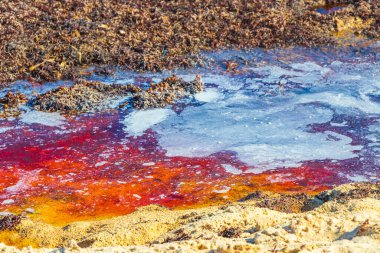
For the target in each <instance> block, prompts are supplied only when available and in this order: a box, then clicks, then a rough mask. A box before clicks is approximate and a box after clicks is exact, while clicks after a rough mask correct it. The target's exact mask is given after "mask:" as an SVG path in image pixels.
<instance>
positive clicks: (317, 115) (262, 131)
mask: <svg viewBox="0 0 380 253" xmlns="http://www.w3.org/2000/svg"><path fill="white" fill-rule="evenodd" d="M356 67H357V68H358V69H356ZM361 68H364V69H365V71H363V70H361ZM367 68H368V66H367V65H360V64H358V65H357V66H356V65H355V67H353V66H350V65H349V64H348V65H347V64H343V63H342V64H340V65H339V66H338V65H337V64H334V66H332V65H330V66H320V65H318V64H316V63H313V62H311V63H310V62H309V63H308V62H306V63H303V64H293V65H292V66H291V67H290V68H289V69H285V68H281V67H278V66H264V67H260V68H256V69H255V70H256V72H255V73H256V74H260V75H263V76H264V77H263V78H261V77H260V78H251V77H250V78H249V80H248V85H249V83H252V82H256V81H257V80H263V79H265V80H266V81H273V82H275V81H276V80H277V81H278V80H279V78H280V77H281V76H283V75H288V76H293V77H302V78H306V79H308V78H311V80H320V82H321V83H322V84H323V85H319V83H314V86H312V87H311V88H309V89H308V90H307V92H303V93H299V92H298V93H292V92H287V93H286V95H285V96H274V97H273V96H270V97H261V96H256V95H255V92H256V91H252V90H238V91H237V90H236V89H235V88H233V89H228V88H225V87H223V91H224V97H223V99H220V100H214V101H210V102H208V103H206V104H203V105H201V106H196V107H187V108H185V109H184V110H183V111H182V112H181V114H180V115H176V114H172V115H170V116H169V117H167V119H165V120H164V121H162V122H160V123H159V124H157V125H155V126H154V127H153V130H155V131H157V133H158V136H159V143H160V145H161V146H162V147H163V148H164V149H165V150H167V155H168V156H187V157H206V156H209V155H211V154H215V153H217V152H220V151H232V152H235V154H236V156H237V157H238V158H239V159H240V160H241V161H243V162H245V163H246V164H248V165H251V166H253V167H254V168H250V169H249V171H246V173H260V172H262V171H265V170H268V169H273V168H278V167H293V166H299V165H300V164H302V163H303V162H304V161H309V160H326V159H331V160H344V159H350V158H355V157H358V153H359V152H358V151H361V150H362V149H363V146H361V145H356V146H355V145H352V140H351V138H350V137H349V136H348V133H347V134H338V133H335V132H332V131H325V132H316V133H314V132H312V131H311V127H310V126H311V125H313V124H324V123H327V125H329V124H331V125H332V126H341V127H344V126H347V122H344V123H345V124H343V123H342V124H336V123H331V120H332V119H333V115H334V113H339V114H346V115H352V114H353V113H354V115H359V114H360V113H366V114H378V113H380V103H378V102H376V101H373V100H371V99H370V97H369V96H368V95H367V94H372V95H373V94H377V93H376V90H378V88H379V87H380V86H379V87H378V86H377V85H378V81H373V71H371V70H368V69H367ZM353 69H354V70H355V71H353ZM332 72H333V73H332ZM347 73H350V75H352V76H355V78H348V79H346V80H348V81H347V82H346V83H345V84H344V85H342V84H341V83H340V81H338V82H337V83H336V85H335V86H334V85H333V84H334V81H335V80H340V79H339V76H340V75H346V74H347ZM302 78H301V79H299V81H301V82H302V83H309V81H310V80H308V81H307V82H306V81H304V80H303V79H302ZM214 79H215V80H223V81H226V80H225V79H224V78H219V79H218V78H216V77H214ZM256 79H257V80H256ZM239 81H240V79H239ZM357 82H360V83H359V84H358V83H357ZM216 84H218V83H216ZM325 84H329V85H325ZM261 87H264V86H260V87H259V89H260V88H261ZM307 87H310V86H309V84H308V86H307ZM221 90H222V88H219V92H220V91H221ZM374 92H375V93H374ZM257 94H259V92H257ZM358 113H359V114H358ZM225 169H226V168H225ZM229 169H231V170H230V171H231V172H233V173H235V172H236V173H237V172H238V171H237V170H236V171H235V170H234V169H232V168H230V167H227V170H229Z"/></svg>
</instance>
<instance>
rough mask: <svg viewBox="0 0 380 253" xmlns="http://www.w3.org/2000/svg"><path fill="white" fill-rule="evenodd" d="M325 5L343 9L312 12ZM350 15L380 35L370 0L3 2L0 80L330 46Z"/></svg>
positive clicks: (146, 67)
mask: <svg viewBox="0 0 380 253" xmlns="http://www.w3.org/2000/svg"><path fill="white" fill-rule="evenodd" d="M326 4H327V5H332V4H343V5H345V6H346V7H345V8H343V9H342V10H339V11H336V12H334V13H333V14H331V15H322V14H320V13H318V12H317V11H316V8H317V7H318V6H323V5H326ZM349 17H356V18H359V19H362V20H363V21H364V22H365V23H366V22H367V23H368V25H367V28H365V29H364V28H363V29H364V30H363V31H358V32H362V33H363V34H364V35H366V36H371V37H374V38H379V33H380V32H379V30H380V29H379V24H380V14H379V4H378V1H374V0H355V1H354V0H317V1H314V0H266V1H264V0H251V1H247V0H232V1H231V0H221V1H203V0H195V1H193V0H174V1H162V0H161V1H160V0H159V1H147V0H136V1H120V0H107V1H104V0H58V1H51V0H39V1H35V0H7V1H1V4H0V84H1V83H2V84H4V83H7V82H11V81H15V80H18V79H34V80H44V81H52V80H58V79H73V78H76V77H80V76H81V75H82V74H83V71H82V69H83V67H85V66H89V65H91V66H94V65H96V66H105V65H106V66H121V67H124V68H126V69H132V70H150V71H161V70H164V69H171V68H175V67H189V66H194V65H196V64H199V63H202V59H200V58H199V57H198V56H197V53H198V52H200V51H201V50H214V49H220V48H247V47H264V48H269V47H283V46H292V45H302V46H316V45H330V44H334V39H333V36H332V33H333V32H334V31H337V29H338V26H337V19H345V18H349Z"/></svg>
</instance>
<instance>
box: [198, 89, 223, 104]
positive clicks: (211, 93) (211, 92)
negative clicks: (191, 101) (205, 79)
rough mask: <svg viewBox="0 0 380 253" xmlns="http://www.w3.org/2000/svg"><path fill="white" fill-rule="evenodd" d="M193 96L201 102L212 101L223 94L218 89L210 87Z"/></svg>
mask: <svg viewBox="0 0 380 253" xmlns="http://www.w3.org/2000/svg"><path fill="white" fill-rule="evenodd" d="M194 97H195V99H196V100H198V101H201V102H214V101H217V100H219V99H221V98H223V94H221V93H220V92H219V91H218V89H214V88H211V89H207V90H205V91H203V92H200V93H197V94H195V95H194Z"/></svg>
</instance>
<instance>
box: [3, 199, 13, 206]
mask: <svg viewBox="0 0 380 253" xmlns="http://www.w3.org/2000/svg"><path fill="white" fill-rule="evenodd" d="M14 202H15V201H14V200H13V199H6V200H4V201H3V202H1V204H3V205H9V204H13V203H14Z"/></svg>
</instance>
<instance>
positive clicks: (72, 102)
mask: <svg viewBox="0 0 380 253" xmlns="http://www.w3.org/2000/svg"><path fill="white" fill-rule="evenodd" d="M203 89H204V83H203V82H202V79H201V77H200V76H196V77H195V79H194V80H193V81H191V82H186V81H184V80H183V79H182V78H179V77H177V76H175V75H173V76H171V77H168V78H166V79H164V80H163V81H161V82H159V83H157V84H153V83H152V84H151V86H150V87H149V88H148V89H147V90H143V89H141V88H140V87H138V86H136V85H133V84H128V85H118V84H105V83H102V82H91V81H85V80H79V81H77V82H75V83H74V85H73V86H71V87H66V86H62V87H58V88H56V89H54V90H52V91H49V92H47V93H44V94H40V95H38V96H37V97H36V98H33V99H31V101H30V105H31V106H32V107H33V108H34V109H35V110H39V111H46V112H61V113H69V114H75V113H82V112H89V111H94V110H96V109H99V108H108V107H107V105H108V104H110V103H111V102H112V100H116V99H120V98H123V97H128V96H129V97H130V99H131V101H129V100H127V101H123V102H121V103H120V104H119V108H123V107H126V106H128V105H129V104H132V105H133V107H134V108H136V109H148V108H157V107H165V106H167V105H170V104H173V103H174V102H175V101H177V100H178V99H181V98H183V97H186V96H191V95H194V94H195V93H198V92H200V91H202V90H203Z"/></svg>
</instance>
